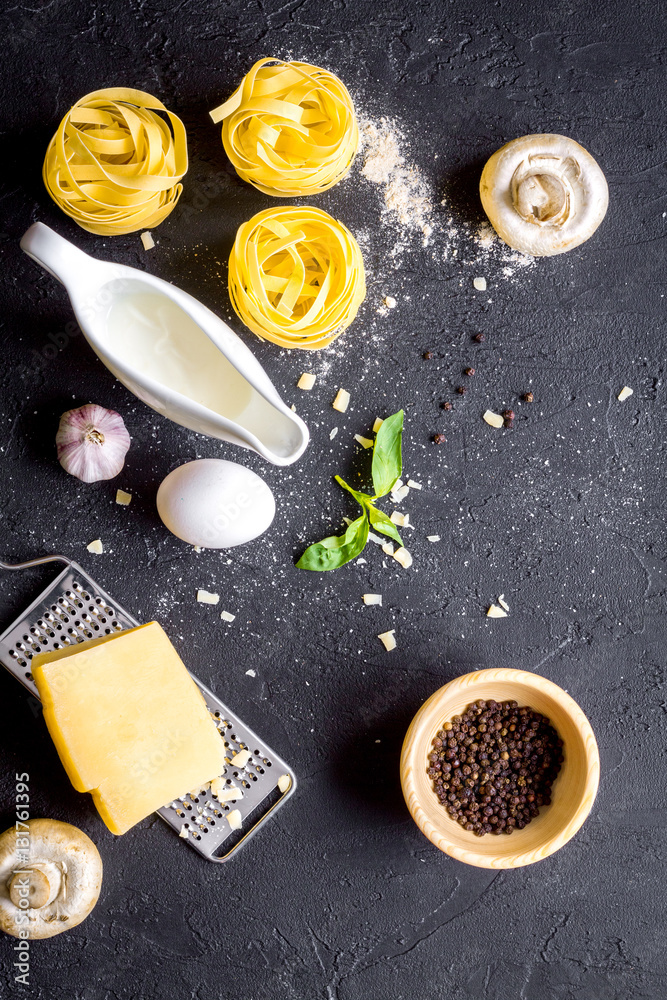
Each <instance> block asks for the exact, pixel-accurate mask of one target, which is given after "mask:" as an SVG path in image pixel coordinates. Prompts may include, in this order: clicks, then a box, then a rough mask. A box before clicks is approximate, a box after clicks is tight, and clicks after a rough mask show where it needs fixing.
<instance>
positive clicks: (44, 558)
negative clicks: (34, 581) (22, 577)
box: [0, 556, 72, 569]
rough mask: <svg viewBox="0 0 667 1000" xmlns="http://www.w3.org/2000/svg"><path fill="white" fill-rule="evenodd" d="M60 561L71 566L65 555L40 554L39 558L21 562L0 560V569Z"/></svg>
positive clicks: (20, 567) (27, 567)
mask: <svg viewBox="0 0 667 1000" xmlns="http://www.w3.org/2000/svg"><path fill="white" fill-rule="evenodd" d="M52 562H61V563H64V564H65V566H71V565H72V560H71V559H68V558H67V556H41V557H40V558H39V559H29V560H28V561H27V562H22V563H6V562H2V560H0V569H31V568H32V567H33V566H43V565H44V564H45V563H52Z"/></svg>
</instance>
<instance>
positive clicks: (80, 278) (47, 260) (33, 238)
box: [20, 222, 99, 294]
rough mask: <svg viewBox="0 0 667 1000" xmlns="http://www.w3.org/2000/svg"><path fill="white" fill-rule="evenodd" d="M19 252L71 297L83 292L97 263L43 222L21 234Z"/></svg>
mask: <svg viewBox="0 0 667 1000" xmlns="http://www.w3.org/2000/svg"><path fill="white" fill-rule="evenodd" d="M20 246H21V249H22V250H24V251H25V252H26V253H27V254H28V256H29V257H32V259H33V260H34V261H36V262H37V263H38V264H40V265H41V266H42V267H43V268H44V269H45V270H47V271H48V272H49V274H52V275H53V277H54V278H57V280H58V281H60V282H61V283H62V284H63V285H64V286H65V288H66V289H67V291H68V292H70V294H71V293H72V292H73V291H75V290H76V291H83V287H82V286H84V285H86V284H88V281H89V278H92V277H93V270H94V269H95V267H96V265H98V266H99V261H96V260H95V259H94V258H93V257H89V256H88V254H86V253H84V252H83V250H79V248H78V247H75V246H74V244H73V243H70V242H69V241H68V240H66V239H64V237H62V236H59V235H58V233H56V232H54V231H53V229H49V227H48V226H45V225H44V223H43V222H35V223H34V224H33V225H32V226H31V227H30V229H28V230H27V232H26V233H24V235H23V238H22V240H21V244H20Z"/></svg>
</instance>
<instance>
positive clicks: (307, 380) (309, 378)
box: [296, 372, 317, 392]
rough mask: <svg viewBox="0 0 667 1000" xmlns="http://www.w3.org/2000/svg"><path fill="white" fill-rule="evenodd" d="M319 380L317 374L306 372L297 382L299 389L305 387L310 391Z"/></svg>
mask: <svg viewBox="0 0 667 1000" xmlns="http://www.w3.org/2000/svg"><path fill="white" fill-rule="evenodd" d="M316 380H317V375H312V374H311V373H310V372H304V373H303V375H302V376H301V378H300V379H299V381H298V382H297V384H296V387H297V389H304V390H305V391H306V392H308V391H309V390H310V389H312V388H313V386H314V385H315V382H316Z"/></svg>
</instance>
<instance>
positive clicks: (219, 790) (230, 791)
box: [211, 778, 243, 802]
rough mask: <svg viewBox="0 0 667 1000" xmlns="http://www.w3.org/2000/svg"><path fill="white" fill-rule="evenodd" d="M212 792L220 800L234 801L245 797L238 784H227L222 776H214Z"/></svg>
mask: <svg viewBox="0 0 667 1000" xmlns="http://www.w3.org/2000/svg"><path fill="white" fill-rule="evenodd" d="M211 793H212V794H213V795H215V797H216V799H217V800H218V802H234V801H235V800H236V799H242V798H243V792H242V791H241V789H240V788H237V787H236V785H228V784H226V783H225V782H224V781H223V780H222V778H214V779H213V781H212V782H211Z"/></svg>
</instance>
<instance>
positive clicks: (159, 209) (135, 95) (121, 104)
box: [42, 87, 188, 236]
mask: <svg viewBox="0 0 667 1000" xmlns="http://www.w3.org/2000/svg"><path fill="white" fill-rule="evenodd" d="M158 112H162V113H164V114H165V115H166V116H167V119H168V121H166V120H165V119H164V118H163V117H161V115H160V114H158ZM170 125H171V128H170ZM187 169H188V152H187V141H186V136H185V127H184V125H183V122H182V121H181V120H180V118H178V116H177V115H175V114H173V113H172V112H171V111H168V110H167V108H165V106H164V104H162V102H161V101H158V100H157V98H155V97H151V95H150V94H146V93H144V91H142V90H132V89H130V88H128V87H111V88H109V89H107V90H95V91H93V92H92V93H91V94H87V95H86V96H85V97H82V98H81V100H80V101H77V102H76V104H75V105H74V107H72V108H71V109H70V110H69V111H68V112H67V114H66V115H65V117H64V118H63V120H62V121H61V123H60V125H59V126H58V131H57V132H56V134H55V135H54V137H53V139H52V140H51V142H50V143H49V148H48V149H47V151H46V158H45V160H44V169H43V172H42V176H43V178H44V183H45V184H46V188H47V191H48V192H49V194H50V195H51V197H52V198H53V200H54V201H55V203H56V204H57V205H59V206H60V208H62V210H63V212H66V213H67V215H69V216H70V217H71V218H72V219H74V221H75V222H77V223H78V224H79V225H80V226H81V227H82V229H87V230H88V232H90V233H97V234H98V235H100V236H119V235H121V234H123V233H134V232H136V230H137V229H143V228H148V227H155V226H157V225H158V224H159V223H160V222H162V221H163V219H165V218H166V217H167V216H168V215H169V213H170V212H171V211H172V209H173V208H174V206H175V205H176V203H177V201H178V199H179V197H180V195H181V191H182V190H183V185H182V184H181V183H180V182H181V180H182V178H183V176H184V175H185V172H186V171H187Z"/></svg>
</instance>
